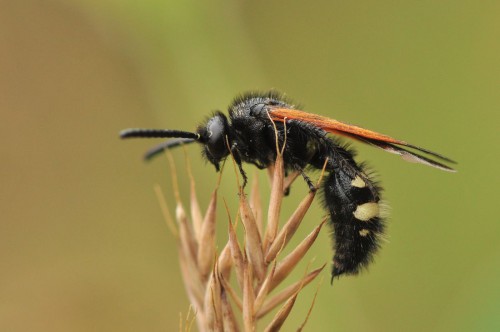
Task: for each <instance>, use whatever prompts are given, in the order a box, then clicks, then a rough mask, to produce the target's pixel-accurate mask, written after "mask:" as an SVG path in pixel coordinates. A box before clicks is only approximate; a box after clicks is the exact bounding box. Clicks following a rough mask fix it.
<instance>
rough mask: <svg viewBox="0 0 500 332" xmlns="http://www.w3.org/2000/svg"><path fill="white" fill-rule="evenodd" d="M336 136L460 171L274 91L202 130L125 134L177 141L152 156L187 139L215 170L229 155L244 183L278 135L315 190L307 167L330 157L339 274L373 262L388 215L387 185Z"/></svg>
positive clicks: (290, 167) (328, 198)
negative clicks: (384, 210) (383, 196)
mask: <svg viewBox="0 0 500 332" xmlns="http://www.w3.org/2000/svg"><path fill="white" fill-rule="evenodd" d="M285 131H286V132H285ZM330 134H333V135H340V136H344V137H348V138H351V139H355V140H358V141H361V142H363V143H368V144H371V145H373V146H376V147H379V148H381V149H384V150H386V151H388V152H391V153H394V154H398V155H400V156H402V157H403V159H405V160H407V161H412V162H418V163H422V164H425V165H428V166H433V167H436V168H439V169H441V170H445V171H454V170H453V169H452V168H450V167H448V166H446V165H444V164H442V163H440V162H438V161H435V160H433V159H430V158H428V157H426V156H424V155H423V154H425V155H428V156H431V157H433V158H435V159H438V160H441V161H445V162H449V163H454V161H452V160H451V159H448V158H446V157H444V156H442V155H440V154H437V153H435V152H432V151H429V150H426V149H423V148H420V147H417V146H415V145H412V144H409V143H406V142H404V141H401V140H397V139H394V138H392V137H389V136H386V135H383V134H379V133H376V132H374V131H371V130H367V129H363V128H360V127H357V126H353V125H349V124H346V123H342V122H339V121H337V120H333V119H329V118H326V117H324V116H321V115H316V114H311V113H306V112H303V111H301V110H299V109H297V108H296V107H295V106H294V105H293V104H292V103H291V102H290V101H289V100H288V99H287V98H285V97H284V96H283V95H281V94H279V93H277V92H274V91H271V92H267V93H247V94H244V95H241V96H240V97H237V98H236V99H235V100H234V101H233V102H232V104H231V105H230V106H229V118H228V117H226V115H224V114H223V113H221V112H219V111H217V112H215V113H214V114H213V116H212V117H211V118H209V119H208V120H207V121H206V122H205V123H204V124H202V125H200V126H199V127H198V129H197V130H196V132H186V131H179V130H168V129H126V130H124V131H122V132H121V137H122V138H130V137H150V138H165V137H169V138H175V139H172V140H168V141H166V142H164V143H162V144H160V145H158V146H156V147H154V148H153V149H151V150H149V151H148V152H147V153H146V155H145V158H146V159H150V158H152V157H154V156H155V155H157V154H159V153H160V152H162V151H163V150H165V149H170V148H173V147H175V146H178V145H181V144H188V143H192V142H198V143H201V144H202V145H203V150H202V155H203V156H204V158H206V159H207V160H208V161H209V162H210V163H212V164H213V165H214V166H215V169H216V170H217V171H219V165H220V163H221V161H223V160H224V159H225V158H226V157H228V156H229V155H230V154H231V155H232V156H233V158H234V160H235V161H236V163H237V165H238V167H239V170H240V172H241V175H242V177H243V179H244V183H245V184H246V179H247V177H246V174H245V171H244V170H243V167H242V163H243V162H245V163H250V164H254V165H255V166H257V167H258V168H260V169H264V168H267V167H268V166H270V165H272V164H273V163H274V161H275V160H276V156H277V152H276V136H277V139H278V144H279V146H283V144H285V146H284V151H283V160H284V165H285V169H286V170H287V171H296V172H300V173H301V174H302V176H303V178H304V179H305V181H306V182H307V184H308V185H309V188H310V189H311V190H315V189H314V188H315V187H314V185H313V183H312V182H311V180H310V179H309V178H308V176H307V175H306V170H310V169H317V170H318V169H319V170H321V169H322V168H323V167H324V165H325V161H326V160H327V161H326V169H325V170H326V172H327V176H326V180H325V181H324V182H323V185H322V188H321V189H322V190H323V194H324V206H325V208H326V209H327V210H328V211H329V213H330V221H331V224H332V225H333V229H334V240H335V241H334V250H335V255H334V257H333V268H332V278H333V277H336V276H340V275H341V274H344V273H345V274H356V273H358V272H359V270H360V268H362V267H365V266H366V265H368V263H369V262H370V261H371V260H372V258H373V254H374V253H375V252H376V251H377V249H378V248H379V247H380V237H381V235H382V234H383V232H384V219H383V218H382V217H381V216H380V192H381V188H380V187H379V186H378V185H377V183H376V182H374V180H373V177H372V176H371V175H370V174H369V173H368V172H367V171H366V167H364V165H363V164H357V163H356V162H355V161H354V151H353V150H352V149H350V148H348V147H347V146H346V145H345V144H342V143H341V142H339V140H338V139H337V138H334V137H332V136H331V135H330ZM408 148H410V149H413V150H415V151H418V152H413V151H411V150H409V149H408Z"/></svg>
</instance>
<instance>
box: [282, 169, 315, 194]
mask: <svg viewBox="0 0 500 332" xmlns="http://www.w3.org/2000/svg"><path fill="white" fill-rule="evenodd" d="M300 175H302V177H303V178H304V180H305V181H306V183H307V186H308V187H309V191H310V192H313V193H314V192H316V190H317V188H316V186H315V185H314V183H312V181H311V179H310V178H309V177H308V176H307V174H306V173H305V172H304V170H300ZM288 189H289V190H290V187H288Z"/></svg>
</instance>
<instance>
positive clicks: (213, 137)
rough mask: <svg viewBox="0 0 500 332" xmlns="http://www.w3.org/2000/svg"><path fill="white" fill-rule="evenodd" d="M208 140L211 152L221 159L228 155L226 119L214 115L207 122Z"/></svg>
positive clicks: (207, 144)
mask: <svg viewBox="0 0 500 332" xmlns="http://www.w3.org/2000/svg"><path fill="white" fill-rule="evenodd" d="M207 135H208V141H207V143H206V146H207V148H208V151H209V152H210V154H211V155H212V156H213V157H214V158H216V159H220V158H223V157H225V156H226V155H227V151H226V150H227V149H226V146H225V144H224V139H225V138H224V136H225V126H224V121H223V119H221V118H220V117H217V116H215V117H213V118H211V119H210V120H209V121H208V123H207Z"/></svg>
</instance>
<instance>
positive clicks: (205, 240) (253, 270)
mask: <svg viewBox="0 0 500 332" xmlns="http://www.w3.org/2000/svg"><path fill="white" fill-rule="evenodd" d="M280 152H281V151H280ZM169 160H170V163H171V170H172V178H173V179H174V180H173V183H174V194H175V197H176V220H177V227H176V226H175V225H174V223H173V222H170V223H167V225H169V228H171V230H172V233H174V235H175V234H176V232H177V233H178V241H179V245H178V248H179V263H180V267H181V273H182V277H183V280H184V284H185V286H186V291H187V294H188V297H189V300H190V302H191V303H192V305H193V308H194V309H195V311H196V321H197V324H198V328H199V330H200V331H223V330H225V331H239V330H240V329H241V330H244V331H255V329H256V326H257V324H258V322H259V320H260V319H261V318H262V317H263V316H264V315H266V314H267V313H269V312H270V311H272V310H273V309H277V308H278V306H279V305H280V304H282V303H283V302H285V304H284V305H283V306H282V307H281V309H280V310H279V311H278V312H277V313H276V315H275V316H274V318H273V320H272V321H271V323H270V324H269V325H268V326H267V328H266V331H275V330H277V329H279V328H280V327H281V326H282V325H283V323H284V322H285V320H286V318H287V317H288V315H289V313H290V311H291V308H292V307H293V305H294V303H295V302H296V299H297V295H298V294H299V293H300V291H301V290H302V289H303V287H305V286H306V285H308V284H309V283H310V282H311V281H312V280H314V279H315V278H316V277H317V276H318V275H319V273H320V272H321V271H322V269H323V268H324V266H323V267H321V268H319V269H317V270H314V271H312V272H310V273H309V274H307V275H305V276H304V277H303V278H302V279H301V280H298V281H295V282H294V283H291V284H290V285H289V286H288V287H285V288H284V289H282V290H281V291H280V292H278V293H276V294H273V293H272V291H273V289H275V288H276V287H277V286H278V285H280V284H282V283H285V282H286V281H287V279H289V276H290V273H291V271H292V270H293V269H294V268H295V267H296V266H297V264H298V263H299V262H300V261H302V260H303V259H304V257H305V256H304V255H305V254H306V252H307V251H308V249H309V248H310V247H311V246H312V244H313V243H314V242H315V240H316V238H317V235H318V233H319V232H320V229H321V226H322V225H323V223H324V222H323V223H321V224H320V225H319V226H317V227H316V228H315V229H314V230H313V231H312V232H311V233H310V234H309V235H308V236H307V237H306V238H305V239H304V240H303V241H302V242H301V243H300V244H299V245H298V246H296V247H295V248H292V249H291V251H290V253H288V255H286V256H285V257H284V258H282V259H281V260H280V261H277V257H278V255H279V254H280V252H281V251H282V250H283V248H284V247H285V246H286V245H287V244H288V243H289V240H290V239H291V238H292V237H293V236H294V234H295V232H296V230H297V229H298V227H299V225H300V223H301V221H302V220H303V219H304V216H305V214H306V213H307V210H308V209H309V207H310V206H311V203H312V201H313V200H314V197H315V194H314V192H310V193H308V194H307V195H306V197H305V198H304V199H303V200H302V202H301V203H300V204H299V206H298V207H297V209H296V210H295V211H294V212H293V214H292V215H291V216H290V217H289V218H288V221H287V222H286V223H285V224H284V226H283V227H282V228H281V229H280V226H279V225H280V214H281V202H282V199H283V196H284V188H285V186H288V184H289V183H291V181H293V179H294V178H295V177H296V174H295V173H292V175H291V176H292V178H287V179H285V178H284V170H283V160H282V159H281V156H280V155H279V156H278V159H277V161H276V164H275V166H274V167H272V168H271V169H272V170H273V177H272V184H271V198H270V200H269V203H268V206H267V211H268V218H267V223H266V224H265V225H264V224H262V216H263V205H262V204H261V203H260V195H259V193H258V189H259V188H258V183H257V182H256V181H254V182H253V183H254V184H253V185H252V194H251V196H250V203H249V202H248V200H247V198H246V196H245V194H244V193H243V190H242V188H241V187H239V186H238V192H239V193H240V195H239V197H240V198H239V206H238V209H237V211H238V215H237V217H236V218H238V216H239V217H240V218H241V221H242V224H243V226H244V227H243V233H244V234H243V237H242V238H241V239H239V238H238V235H237V233H236V231H235V224H236V223H235V224H233V222H232V220H231V216H230V215H231V213H230V209H229V208H228V207H227V204H226V201H225V200H224V204H225V207H226V211H227V220H228V222H227V225H228V227H227V230H228V239H227V243H226V244H225V245H224V246H223V247H222V248H223V249H222V251H221V252H220V255H219V257H217V252H216V242H215V230H216V219H217V215H216V207H217V188H216V189H215V190H214V191H213V193H212V196H211V198H210V202H209V204H208V208H207V210H206V213H205V214H204V215H202V214H201V212H200V211H201V210H200V207H199V204H198V200H197V198H196V190H195V185H194V181H193V180H192V176H191V175H190V170H189V167H188V173H189V176H190V180H191V185H190V187H191V192H190V200H189V202H190V212H191V218H188V217H187V215H186V212H185V209H184V207H183V205H182V202H181V199H180V194H179V190H178V185H177V178H176V177H177V174H176V173H175V166H174V165H173V159H172V158H171V156H170V157H169ZM235 170H236V167H235ZM285 181H288V182H285ZM256 183H257V184H256ZM285 183H288V184H286V185H285ZM217 187H218V186H217ZM155 191H156V192H157V196H158V198H159V200H160V206H161V208H162V212H163V214H164V216H165V219H166V220H167V218H169V213H168V208H167V207H166V204H164V199H163V196H162V194H161V191H160V190H159V189H158V188H156V189H155ZM162 202H163V203H162ZM170 218H171V217H170ZM259 218H260V219H259ZM259 220H260V221H259ZM232 269H234V271H235V273H234V275H235V278H232V279H233V281H231V270H232ZM233 307H234V308H235V309H236V311H234V309H233ZM238 314H239V315H241V318H239V319H238V318H237V316H238ZM239 322H242V326H239V324H240V323H239Z"/></svg>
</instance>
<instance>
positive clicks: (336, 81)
mask: <svg viewBox="0 0 500 332" xmlns="http://www.w3.org/2000/svg"><path fill="white" fill-rule="evenodd" d="M499 11H500V3H499V2H498V1H479V2H478V1H428V0H426V1H405V2H401V1H378V2H374V1H357V2H345V1H329V2H326V1H325V2H320V3H318V2H316V3H314V6H313V5H311V4H310V3H306V2H301V3H299V2H285V1H266V2H263V1H257V2H255V1H254V2H250V1H248V2H238V1H220V0H219V1H211V2H199V1H192V0H191V1H152V0H151V1H144V2H138V1H132V0H125V1H124V0H122V1H113V0H101V1H92V0H65V1H61V0H60V1H57V0H52V1H35V0H28V1H15V0H2V1H0V47H1V52H0V114H1V118H2V121H1V123H0V139H1V142H2V143H1V145H0V146H1V155H2V163H0V177H1V178H0V181H1V183H2V186H1V189H0V195H1V200H0V211H1V215H2V218H1V222H0V262H1V271H2V272H1V283H0V298H1V301H0V330H2V331H146V330H147V331H165V330H169V331H172V330H176V328H177V326H178V320H179V312H182V313H184V314H185V313H186V312H187V309H188V302H187V300H186V296H185V295H184V290H183V287H182V283H181V281H180V275H179V273H178V265H177V255H176V245H175V243H174V241H173V238H172V237H171V236H170V234H169V233H168V231H167V229H166V227H165V226H164V224H163V221H162V217H161V214H160V210H159V207H158V205H157V202H156V200H155V197H154V194H153V190H152V184H153V183H160V184H162V186H163V187H164V188H165V190H166V191H167V192H168V191H169V188H170V186H171V183H170V180H169V177H168V172H167V167H166V162H165V160H161V159H160V160H158V161H156V162H154V163H151V164H149V165H144V164H143V163H142V161H141V160H140V155H141V153H142V152H143V151H144V150H145V149H146V148H147V147H149V146H150V145H151V144H153V142H149V141H147V142H121V141H119V140H118V138H117V134H118V131H119V130H120V129H122V128H126V127H165V128H178V129H185V130H192V129H194V128H195V126H196V125H197V124H198V123H199V122H200V121H202V120H203V119H204V117H206V116H207V115H209V114H210V112H211V111H213V110H215V109H221V110H225V108H226V107H227V105H228V104H229V102H230V100H231V99H232V98H233V97H234V96H235V95H237V94H238V93H241V92H243V91H246V90H255V89H257V90H267V89H270V88H277V89H279V90H281V91H284V92H286V93H287V94H288V95H290V96H291V97H293V98H296V100H297V101H298V102H301V103H302V104H303V105H305V108H306V110H308V111H311V112H315V113H320V114H323V115H327V116H330V117H334V118H337V119H339V120H344V121H347V122H351V123H356V124H360V125H363V126H365V127H368V128H371V129H374V130H378V131H381V132H384V133H387V134H389V135H391V136H394V137H398V138H402V139H405V140H407V141H409V142H412V143H415V144H417V145H420V146H424V147H428V148H430V149H434V150H436V151H438V152H442V153H443V154H445V155H449V156H450V157H453V158H454V159H456V160H458V161H459V165H458V169H459V172H458V173H457V174H447V173H444V172H439V171H437V170H435V169H431V168H427V167H423V166H420V165H412V164H408V163H405V162H402V161H401V160H399V159H397V158H395V157H394V156H391V155H389V154H385V153H381V152H380V151H378V150H376V149H372V148H370V147H365V146H358V145H356V146H355V147H356V148H357V149H358V150H359V152H360V153H359V160H369V162H370V164H371V165H373V166H374V168H376V169H377V171H378V173H379V174H380V178H381V181H382V183H383V185H384V187H385V188H386V191H385V197H386V199H387V200H388V201H389V202H390V205H391V207H392V209H391V218H390V227H389V230H388V240H389V241H388V243H387V244H385V246H384V248H383V250H382V251H381V253H380V255H378V256H377V260H376V263H375V264H373V265H372V266H371V268H370V271H369V272H366V273H363V274H362V275H360V276H358V277H349V278H343V279H341V280H340V281H338V282H336V283H335V285H334V286H333V287H330V285H329V284H328V283H327V282H325V283H323V284H322V286H321V290H320V293H319V296H318V300H317V303H316V306H315V308H314V311H313V313H312V316H311V318H310V320H309V323H308V325H307V327H306V330H310V331H329V330H334V329H335V330H342V331H400V330H405V331H422V330H426V331H428V330H436V331H461V330H463V331H471V330H474V331H497V330H498V329H499V328H500V318H499V316H498V308H499V306H500V286H499V285H498V282H497V280H499V278H500V267H499V264H498V262H499V261H500V242H499V241H498V234H499V232H500V223H499V222H498V216H495V213H496V212H495V211H496V210H497V209H496V208H495V206H496V205H497V204H498V202H497V200H498V192H497V190H498V185H499V184H500V183H499V182H500V181H499V177H498V172H497V168H498V163H499V162H500V157H499V154H498V152H495V151H498V150H497V149H498V147H497V145H498V143H500V140H499V135H498V123H499V119H500V115H499V114H500V113H499V111H500V94H499V93H498V90H499V87H500V63H499V59H500V44H499V43H498V41H499V40H500V21H499V20H498V13H499ZM187 151H188V154H189V155H190V158H191V160H192V163H193V164H194V174H195V177H196V178H197V179H198V181H199V184H198V187H199V188H198V190H199V193H200V199H201V201H202V202H204V203H205V204H206V202H207V201H208V196H209V193H210V192H211V190H212V188H213V186H214V184H215V182H216V180H217V177H216V176H215V173H214V170H213V169H212V167H209V166H206V165H204V164H203V163H201V162H199V161H200V157H199V156H198V149H197V148H196V147H189V148H188V149H187ZM175 157H176V160H177V161H178V166H179V168H181V169H183V168H184V156H183V152H182V151H176V152H175ZM247 168H249V169H251V167H250V166H247ZM260 176H261V178H262V180H263V183H265V176H264V174H261V175H260ZM186 183H187V182H186V181H184V182H181V187H182V188H186V190H184V194H187V187H186ZM234 185H235V182H234V173H233V172H232V170H231V169H229V168H228V170H226V172H225V173H224V176H223V181H222V188H221V194H222V195H223V196H224V197H225V198H227V199H228V200H229V203H230V204H231V200H232V202H233V203H234V202H235V200H236V195H235V190H234V188H235V187H234ZM305 190H306V188H305V186H303V185H301V183H300V181H299V182H297V183H296V184H295V186H294V188H293V189H292V195H291V197H290V198H288V199H287V200H286V202H285V211H287V209H288V210H289V211H292V209H293V207H294V205H295V204H296V203H297V200H298V199H299V198H300V197H302V195H301V193H303V192H305ZM169 197H170V198H169V199H170V200H171V201H172V202H173V198H172V196H171V195H170V196H169ZM172 207H173V205H172ZM233 207H236V205H235V204H233ZM220 210H222V208H221V209H220ZM315 210H316V211H315V213H313V214H310V215H309V218H310V219H311V222H310V226H308V227H310V228H308V227H302V228H301V232H303V234H307V233H308V232H309V230H310V229H312V227H314V225H316V224H317V223H318V221H319V220H320V219H321V216H322V215H323V213H324V212H323V211H321V209H320V208H319V205H317V208H316V209H315ZM221 216H223V214H222V213H221ZM221 220H225V219H224V218H221ZM224 222H225V221H224ZM305 225H306V226H307V223H306V224H305ZM224 226H225V224H222V225H221V227H220V232H219V236H220V237H224V236H225V227H224ZM326 233H327V232H324V233H323V234H322V238H319V239H318V241H317V243H316V245H315V248H313V251H314V255H316V263H317V262H320V263H322V262H325V261H327V262H329V261H330V259H331V255H332V253H331V250H330V246H331V245H330V239H329V236H328V235H327V234H326ZM311 258H312V257H311ZM301 273H302V271H299V272H298V274H299V275H300V274H301ZM325 277H326V278H327V279H328V278H329V275H328V273H327V272H325ZM313 292H314V289H313V288H311V289H309V290H308V293H307V292H306V293H304V295H302V294H301V297H302V296H303V298H302V299H300V297H299V301H300V303H299V304H298V306H297V307H296V308H295V309H294V311H293V313H292V315H293V316H294V317H293V319H292V320H291V321H289V322H288V323H287V326H286V329H287V330H292V329H295V328H296V327H297V326H299V325H300V324H301V322H302V319H303V317H304V316H305V313H306V312H307V309H308V306H309V303H310V301H311V299H312V296H313Z"/></svg>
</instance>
